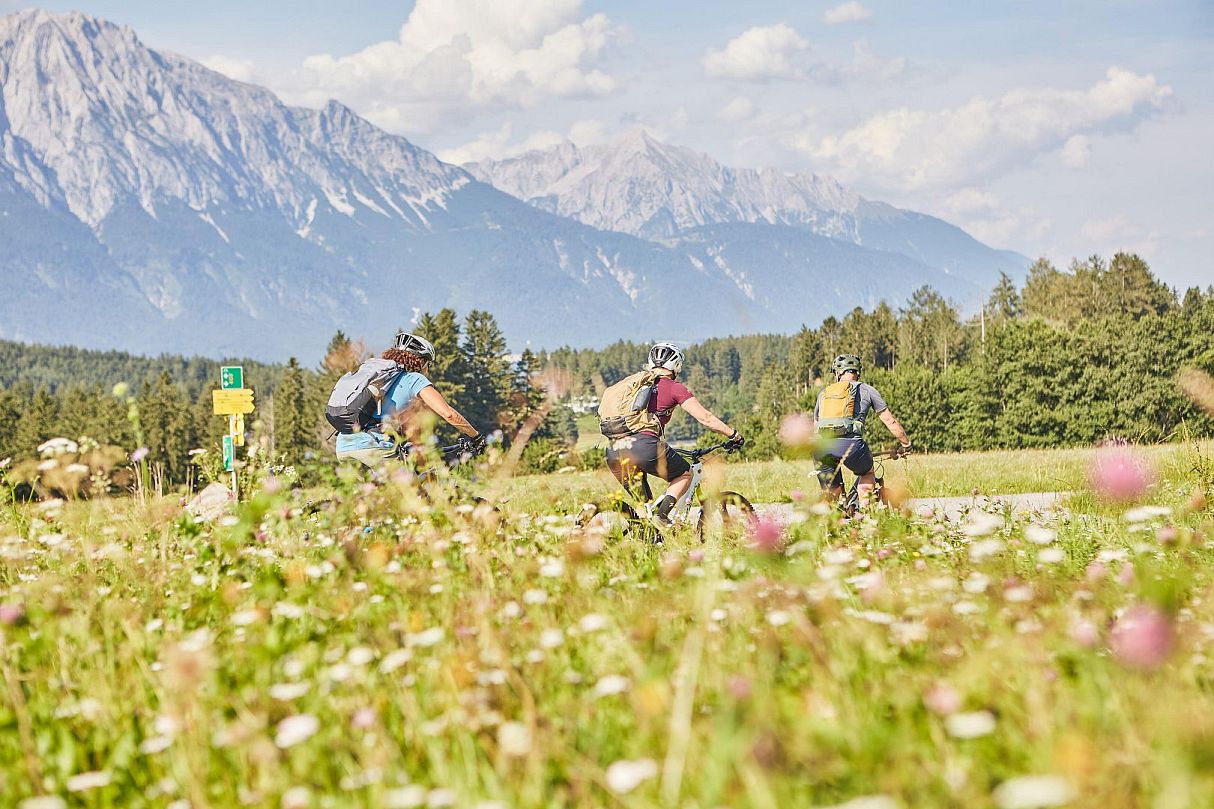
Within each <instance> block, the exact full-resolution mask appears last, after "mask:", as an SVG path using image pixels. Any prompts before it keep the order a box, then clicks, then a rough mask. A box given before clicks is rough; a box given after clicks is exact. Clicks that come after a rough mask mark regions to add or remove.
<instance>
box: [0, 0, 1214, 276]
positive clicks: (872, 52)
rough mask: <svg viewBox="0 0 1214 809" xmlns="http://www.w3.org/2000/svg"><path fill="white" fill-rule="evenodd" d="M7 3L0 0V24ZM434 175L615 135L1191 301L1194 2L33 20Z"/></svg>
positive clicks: (659, 5)
mask: <svg viewBox="0 0 1214 809" xmlns="http://www.w3.org/2000/svg"><path fill="white" fill-rule="evenodd" d="M26 5H28V4H27V3H14V2H10V0H0V10H9V9H16V8H21V7H24V6H26ZM42 5H43V7H45V8H49V9H52V10H68V9H72V8H75V9H79V10H81V11H85V12H87V13H90V14H94V15H97V16H101V17H105V18H108V19H111V20H113V21H115V22H119V23H124V24H129V25H131V26H132V27H134V28H135V29H136V31H137V32H138V33H139V35H140V37H141V38H142V39H143V41H144V42H145V43H147V44H148V45H150V46H152V47H155V48H163V49H168V50H173V51H177V52H179V53H182V54H185V55H187V56H190V57H193V58H196V59H199V60H201V61H204V62H206V63H207V64H209V65H211V66H212V67H215V68H216V69H219V70H222V71H223V72H226V73H228V74H229V75H232V76H233V77H235V78H240V79H242V80H247V81H253V82H256V83H258V84H264V85H266V86H268V87H270V88H272V89H274V90H275V91H277V92H278V93H279V94H280V95H281V96H282V97H283V98H284V99H285V100H287V101H288V102H290V103H296V104H303V105H308V106H319V105H320V104H321V103H323V101H324V100H325V99H327V98H329V97H335V98H337V99H339V100H341V101H343V102H344V103H346V104H348V105H349V106H351V107H353V108H354V109H355V110H357V111H359V112H360V113H362V114H364V115H366V116H367V117H369V118H370V119H371V120H373V121H375V122H376V123H378V124H380V125H381V126H384V127H385V128H387V129H390V130H392V131H394V132H398V133H400V134H404V135H406V136H408V137H409V138H410V139H411V140H413V141H414V142H416V143H418V144H419V145H421V146H423V147H425V148H428V149H431V150H433V151H435V152H437V153H438V154H439V155H440V156H442V157H444V158H445V159H450V160H456V161H460V160H467V159H476V158H481V157H490V156H503V155H507V154H512V153H516V152H518V151H520V150H522V149H524V148H527V147H534V146H543V145H547V144H551V143H553V142H556V141H558V140H559V139H561V138H571V139H572V140H574V141H575V142H578V143H590V142H594V141H597V140H602V139H606V138H610V137H612V136H614V135H617V134H620V133H622V132H624V131H626V130H627V129H629V128H631V127H634V126H638V125H639V126H644V127H646V128H647V129H649V130H650V131H651V132H653V133H654V134H655V135H656V136H658V137H660V138H662V139H665V140H667V141H670V142H672V143H678V144H682V145H686V146H690V147H692V148H695V149H698V150H701V151H704V152H707V153H708V154H710V155H712V156H713V157H715V158H717V159H718V160H721V161H722V162H725V163H728V164H731V165H744V166H774V167H778V168H782V169H785V170H789V171H817V172H820V173H828V174H831V175H833V176H836V177H837V178H839V179H840V180H842V181H844V182H845V183H847V184H849V185H851V186H853V187H854V188H856V189H857V190H858V191H860V193H862V194H864V195H865V196H868V197H870V198H873V199H880V200H884V201H888V202H891V203H893V204H896V205H899V206H902V207H908V208H913V209H916V210H920V211H925V212H927V213H932V214H935V215H938V216H941V217H943V218H945V219H948V220H949V221H953V222H955V223H957V224H959V225H961V226H962V227H965V228H966V229H967V230H969V231H970V232H971V233H973V234H974V235H975V236H977V237H979V238H981V239H982V240H984V241H986V242H988V243H990V244H992V245H995V246H998V247H1010V248H1013V249H1016V250H1019V251H1021V252H1023V253H1025V254H1027V255H1030V256H1038V255H1047V256H1049V257H1050V258H1051V259H1053V260H1055V261H1056V262H1058V263H1063V264H1065V263H1066V262H1068V261H1069V260H1070V258H1071V257H1074V256H1087V255H1090V254H1093V253H1100V254H1106V255H1107V254H1110V253H1111V252H1113V251H1114V250H1118V249H1129V250H1135V251H1138V252H1140V253H1142V254H1143V255H1145V256H1146V257H1147V258H1148V260H1149V261H1150V262H1151V264H1152V266H1153V267H1154V269H1155V270H1156V272H1157V273H1159V275H1160V276H1161V277H1163V278H1164V279H1165V280H1166V281H1168V282H1169V283H1172V284H1174V285H1177V286H1180V287H1184V286H1187V285H1191V284H1201V285H1203V286H1204V285H1207V284H1214V261H1211V259H1210V256H1211V254H1212V253H1214V157H1211V149H1210V145H1209V144H1210V143H1211V141H1214V47H1212V46H1214V3H1210V2H1208V1H1207V2H1198V0H1188V1H1187V2H1134V3H1129V2H1118V1H1116V0H1112V1H1107V2H1065V3H1058V2H1028V1H1027V0H1025V1H1023V2H1012V3H1002V4H997V3H974V4H962V3H955V2H916V3H906V2H878V0H859V2H857V1H856V0H849V2H830V1H828V2H821V3H818V2H767V3H749V4H743V3H736V2H731V3H719V2H706V1H705V0H700V1H699V2H684V1H683V0H667V2H653V0H648V2H638V1H636V0H621V1H620V2H610V3H609V2H597V1H595V0H418V2H417V3H389V2H380V0H373V1H371V2H355V3H347V4H333V3H331V2H319V0H296V1H295V2H274V1H273V0H260V1H259V2H248V0H245V1H244V2H231V1H230V0H213V2H210V3H207V4H193V3H189V4H187V3H165V2H150V1H145V0H126V1H125V2H124V1H123V0H77V1H76V2H69V3H59V2H47V3H43V4H42Z"/></svg>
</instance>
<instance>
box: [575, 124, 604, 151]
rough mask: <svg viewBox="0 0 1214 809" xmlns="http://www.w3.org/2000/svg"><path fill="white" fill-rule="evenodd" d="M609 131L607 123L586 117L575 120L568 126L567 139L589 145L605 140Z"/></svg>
mask: <svg viewBox="0 0 1214 809" xmlns="http://www.w3.org/2000/svg"><path fill="white" fill-rule="evenodd" d="M608 137H609V133H608V132H607V125H606V124H604V123H603V122H602V121H597V120H594V119H588V120H585V121H575V122H574V124H573V126H571V127H569V140H571V141H573V142H574V143H576V144H577V145H578V146H589V145H590V144H592V143H602V142H603V141H605V140H607V138H608Z"/></svg>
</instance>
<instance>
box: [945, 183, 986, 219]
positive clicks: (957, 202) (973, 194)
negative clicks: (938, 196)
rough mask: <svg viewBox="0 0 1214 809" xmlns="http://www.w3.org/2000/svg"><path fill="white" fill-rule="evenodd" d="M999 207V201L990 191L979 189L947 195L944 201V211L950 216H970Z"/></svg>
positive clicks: (966, 189) (969, 189)
mask: <svg viewBox="0 0 1214 809" xmlns="http://www.w3.org/2000/svg"><path fill="white" fill-rule="evenodd" d="M998 207H999V199H998V197H996V196H995V195H994V194H992V193H991V192H990V191H983V190H981V189H979V188H962V189H961V190H960V191H958V192H956V193H954V194H951V195H949V197H948V198H947V199H946V200H945V201H944V209H945V210H946V211H948V212H949V213H952V214H972V213H977V212H980V211H993V210H996V209H997V208H998Z"/></svg>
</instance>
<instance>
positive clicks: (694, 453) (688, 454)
mask: <svg viewBox="0 0 1214 809" xmlns="http://www.w3.org/2000/svg"><path fill="white" fill-rule="evenodd" d="M728 443H729V442H728V441H722V442H721V443H720V444H713V445H712V446H711V447H703V448H701V449H679V448H678V447H671V449H673V450H674V451H675V452H677V453H678V454H679V455H682V456H683V457H684V458H688V459H690V460H693V461H698V460H700V459H701V458H703V457H704V456H705V455H711V454H712V453H714V452H716V451H717V450H719V449H725V446H726V444H728Z"/></svg>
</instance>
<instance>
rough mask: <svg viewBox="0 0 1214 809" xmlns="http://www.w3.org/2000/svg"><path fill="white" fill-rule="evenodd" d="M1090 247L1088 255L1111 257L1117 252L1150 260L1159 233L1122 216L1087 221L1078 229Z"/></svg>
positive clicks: (1157, 241) (1156, 246)
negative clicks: (1135, 254)
mask: <svg viewBox="0 0 1214 809" xmlns="http://www.w3.org/2000/svg"><path fill="white" fill-rule="evenodd" d="M1079 233H1080V235H1081V236H1083V238H1085V239H1087V240H1088V242H1089V243H1090V245H1091V247H1090V248H1089V250H1088V253H1091V254H1099V255H1104V256H1111V255H1113V254H1114V253H1116V252H1118V251H1125V252H1127V253H1137V254H1138V255H1140V256H1142V257H1143V258H1147V259H1149V258H1151V257H1152V256H1154V255H1155V251H1156V249H1157V248H1158V247H1159V231H1158V230H1155V229H1149V228H1147V227H1145V226H1144V225H1141V224H1138V223H1136V222H1133V221H1131V220H1130V219H1129V218H1128V217H1126V216H1125V215H1124V214H1117V215H1115V216H1110V217H1108V218H1106V219H1089V220H1088V221H1086V222H1084V223H1083V225H1082V226H1081V227H1080V228H1079Z"/></svg>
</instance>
